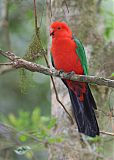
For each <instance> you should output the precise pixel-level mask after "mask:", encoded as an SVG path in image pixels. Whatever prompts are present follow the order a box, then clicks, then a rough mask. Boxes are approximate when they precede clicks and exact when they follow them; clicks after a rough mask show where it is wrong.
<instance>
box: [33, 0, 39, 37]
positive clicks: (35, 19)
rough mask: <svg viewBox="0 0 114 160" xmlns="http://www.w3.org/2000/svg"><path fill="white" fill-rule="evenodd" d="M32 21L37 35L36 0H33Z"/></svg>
mask: <svg viewBox="0 0 114 160" xmlns="http://www.w3.org/2000/svg"><path fill="white" fill-rule="evenodd" d="M34 21H35V32H36V35H37V32H38V27H37V12H36V0H34Z"/></svg>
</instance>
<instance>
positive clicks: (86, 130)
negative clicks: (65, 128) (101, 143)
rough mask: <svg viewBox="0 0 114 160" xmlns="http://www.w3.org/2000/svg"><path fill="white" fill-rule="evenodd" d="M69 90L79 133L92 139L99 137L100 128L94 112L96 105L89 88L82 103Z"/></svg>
mask: <svg viewBox="0 0 114 160" xmlns="http://www.w3.org/2000/svg"><path fill="white" fill-rule="evenodd" d="M68 90H69V94H70V99H71V103H72V107H73V112H74V116H75V120H76V122H77V126H78V130H79V132H80V133H83V134H85V135H87V136H91V137H95V136H96V135H99V127H98V123H97V120H96V117H95V112H94V109H96V103H95V101H94V98H93V96H92V93H91V90H90V88H89V86H88V87H87V91H86V93H85V95H84V101H80V99H79V97H78V96H76V95H75V94H74V92H73V91H72V90H71V89H69V88H68Z"/></svg>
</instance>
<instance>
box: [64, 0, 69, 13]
mask: <svg viewBox="0 0 114 160" xmlns="http://www.w3.org/2000/svg"><path fill="white" fill-rule="evenodd" d="M63 3H65V5H66V8H67V11H68V13H69V8H68V5H67V2H66V0H64V1H63Z"/></svg>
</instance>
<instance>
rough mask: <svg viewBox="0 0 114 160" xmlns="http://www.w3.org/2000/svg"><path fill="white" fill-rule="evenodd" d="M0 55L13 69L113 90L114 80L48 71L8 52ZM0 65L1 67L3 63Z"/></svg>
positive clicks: (0, 52)
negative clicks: (22, 69) (7, 60)
mask: <svg viewBox="0 0 114 160" xmlns="http://www.w3.org/2000/svg"><path fill="white" fill-rule="evenodd" d="M0 54H1V55H3V56H5V57H7V58H8V59H9V60H10V61H11V63H10V65H12V68H13V69H19V68H24V69H27V70H29V71H31V72H39V73H42V74H45V75H49V76H54V77H59V78H62V79H69V80H72V81H78V82H87V83H92V84H97V85H100V86H107V87H112V88H114V80H111V79H106V78H103V77H97V76H89V75H88V76H86V75H77V74H69V73H65V72H61V71H58V70H55V69H50V68H47V67H44V66H42V65H39V64H36V63H32V62H29V61H26V60H24V59H22V58H20V57H18V56H16V55H15V54H14V53H12V52H9V51H8V52H4V51H2V50H0ZM1 65H3V63H2V64H1ZM4 65H5V64H4Z"/></svg>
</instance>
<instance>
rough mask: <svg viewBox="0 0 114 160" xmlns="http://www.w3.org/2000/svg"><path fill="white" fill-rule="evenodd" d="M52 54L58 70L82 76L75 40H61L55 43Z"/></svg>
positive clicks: (53, 43)
mask: <svg viewBox="0 0 114 160" xmlns="http://www.w3.org/2000/svg"><path fill="white" fill-rule="evenodd" d="M51 52H52V57H53V60H54V65H55V67H56V69H58V70H64V71H65V72H71V71H74V72H76V73H77V74H78V73H79V74H81V72H82V69H81V70H80V67H81V63H80V59H79V57H78V55H77V54H76V44H75V42H74V41H73V40H69V39H60V40H55V41H53V42H52V48H51Z"/></svg>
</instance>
